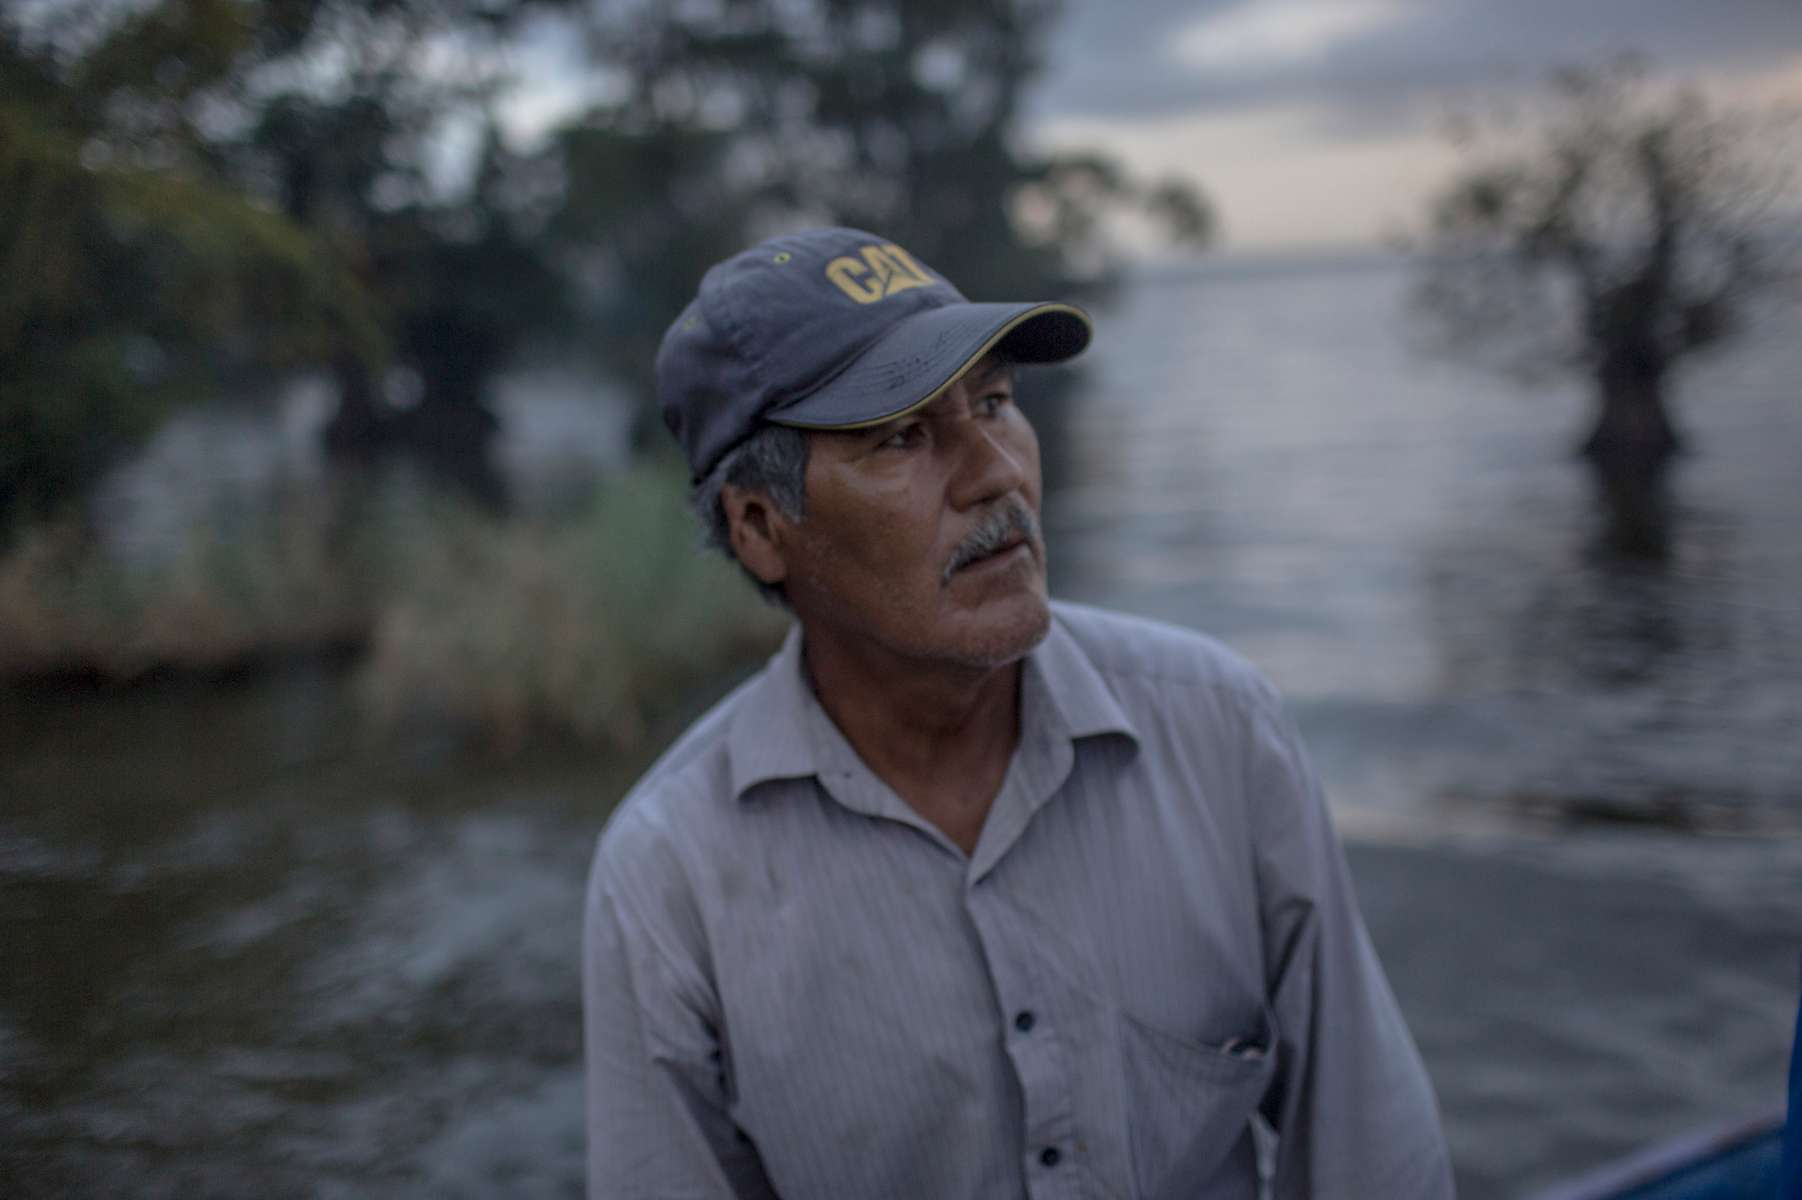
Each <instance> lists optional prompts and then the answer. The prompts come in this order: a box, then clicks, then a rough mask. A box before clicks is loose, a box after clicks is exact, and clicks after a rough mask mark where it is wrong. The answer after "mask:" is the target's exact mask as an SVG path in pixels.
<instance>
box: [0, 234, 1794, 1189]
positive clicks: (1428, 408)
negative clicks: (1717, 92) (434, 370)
mask: <svg viewBox="0 0 1802 1200" xmlns="http://www.w3.org/2000/svg"><path fill="white" fill-rule="evenodd" d="M1405 293H1406V278H1405V274H1404V273H1403V272H1402V271H1401V269H1399V267H1398V266H1397V265H1396V264H1394V263H1392V262H1384V261H1380V260H1373V261H1366V262H1362V263H1353V264H1346V263H1340V264H1313V265H1311V266H1299V265H1293V264H1292V265H1289V266H1287V267H1264V268H1260V269H1249V268H1237V269H1225V268H1216V269H1213V270H1210V271H1206V272H1202V273H1195V274H1189V275H1185V276H1169V277H1162V278H1156V279H1146V280H1141V281H1139V282H1138V283H1136V284H1135V285H1133V286H1132V287H1129V288H1128V289H1126V290H1125V292H1124V293H1123V294H1122V296H1121V297H1120V299H1119V301H1118V303H1116V304H1115V305H1114V306H1112V307H1111V308H1108V309H1104V310H1102V311H1101V312H1100V313H1099V314H1098V316H1099V328H1100V339H1099V341H1098V343H1097V347H1096V349H1095V351H1094V352H1093V354H1092V355H1091V357H1090V359H1089V361H1088V367H1087V370H1086V372H1085V374H1084V376H1083V377H1082V382H1081V386H1080V395H1079V396H1078V397H1077V400H1076V401H1075V402H1074V403H1073V404H1071V405H1070V406H1069V409H1068V415H1067V418H1066V420H1065V421H1064V422H1063V423H1062V426H1061V430H1060V432H1058V433H1057V434H1056V435H1055V436H1053V437H1051V438H1049V439H1048V440H1049V441H1051V443H1052V444H1053V446H1054V448H1055V450H1056V453H1057V457H1058V460H1059V461H1058V463H1057V471H1056V476H1057V478H1058V480H1059V484H1058V487H1057V489H1056V490H1055V491H1054V492H1053V493H1052V494H1051V495H1050V496H1049V497H1048V501H1047V525H1048V528H1049V530H1050V532H1051V537H1052V549H1053V554H1054V565H1055V570H1054V578H1055V581H1056V584H1057V587H1058V590H1059V591H1060V592H1062V593H1063V594H1065V595H1068V596H1072V597H1077V598H1082V599H1088V600H1093V601H1096V602H1099V603H1106V604H1111V605H1115V606H1118V607H1122V608H1126V609H1130V610H1133V611H1137V612H1141V613H1146V614H1150V615H1154V616H1158V617H1163V618H1166V619H1169V620H1173V621H1177V622H1180V623H1183V624H1188V625H1192V626H1195V627H1198V628H1203V629H1206V630H1208V631H1210V632H1213V633H1215V634H1216V635H1218V636H1221V637H1223V638H1224V639H1225V640H1226V641H1228V642H1229V643H1230V644H1231V645H1233V646H1234V647H1236V648H1237V649H1239V650H1240V651H1241V652H1243V653H1245V654H1247V655H1248V656H1250V657H1251V658H1252V659H1253V660H1254V661H1256V662H1257V663H1258V664H1259V665H1261V666H1262V667H1263V668H1264V669H1265V670H1266V671H1267V672H1269V673H1270V674H1271V675H1272V676H1273V677H1274V678H1275V679H1276V680H1277V682H1278V683H1279V684H1280V685H1281V686H1282V688H1283V689H1284V691H1285V693H1286V694H1287V696H1288V697H1289V698H1290V700H1291V702H1292V704H1293V706H1294V708H1295V711H1296V713H1297V716H1298V718H1299V720H1300V722H1301V724H1302V727H1303V730H1304V733H1305V734H1306V736H1307V737H1308V739H1309V742H1310V745H1311V747H1312V749H1313V751H1314V754H1315V757H1316V760H1317V762H1318V765H1319V766H1320V769H1321V771H1322V774H1323V775H1324V776H1325V778H1326V780H1327V784H1328V788H1329V791H1330V793H1331V795H1332V797H1333V800H1334V803H1335V808H1336V812H1337V815H1338V818H1339V820H1340V823H1341V826H1342V827H1343V828H1344V829H1345V830H1346V831H1347V832H1348V834H1349V835H1350V836H1351V840H1352V843H1353V844H1352V849H1351V856H1352V864H1353V868H1354V871H1355V873H1356V875H1357V878H1358V883H1359V888H1360V893H1361V895H1362V896H1363V899H1364V904H1365V907H1366V911H1367V915H1368V918H1369V922H1370V925H1371V928H1372V933H1373V936H1374V937H1375V939H1376V941H1377V944H1378V947H1379V949H1380V951H1381V952H1382V953H1383V955H1384V959H1385V961H1386V963H1387V964H1388V966H1389V970H1390V973H1391V975H1392V978H1393V980H1394V982H1395V986H1396V991H1397V994H1398V996H1399V998H1400V1000H1401V1002H1402V1004H1403V1006H1404V1008H1405V1009H1406V1011H1407V1013H1408V1016H1409V1019H1410V1022H1411V1024H1412V1025H1413V1027H1414V1029H1415V1031H1416V1034H1417V1036H1418V1038H1419V1040H1420V1042H1421V1045H1422V1049H1423V1052H1424V1054H1425V1055H1426V1058H1427V1061H1428V1065H1429V1069H1430V1071H1431V1072H1432V1074H1433V1076H1434V1080H1435V1083H1436V1085H1437V1087H1438V1089H1439V1094H1440V1099H1441V1104H1442V1107H1443V1108H1444V1110H1445V1118H1446V1125H1447V1130H1448V1134H1449V1136H1450V1137H1451V1140H1452V1145H1453V1150H1454V1155H1455V1157H1456V1159H1457V1163H1458V1168H1459V1176H1460V1184H1461V1188H1462V1191H1463V1194H1464V1195H1465V1196H1467V1197H1479V1198H1480V1197H1490V1196H1506V1195H1513V1194H1517V1193H1518V1192H1519V1191H1520V1190H1521V1189H1523V1188H1526V1187H1529V1186H1532V1185H1535V1184H1538V1183H1543V1182H1545V1181H1546V1180H1549V1179H1553V1178H1556V1177H1558V1176H1560V1175H1561V1174H1564V1173H1566V1172H1569V1171H1572V1170H1575V1169H1578V1168H1581V1167H1583V1166H1585V1165H1588V1164H1592V1163H1595V1162H1597V1161H1600V1160H1602V1159H1605V1158H1607V1157H1610V1156H1612V1155H1615V1154H1618V1153H1620V1152H1622V1151H1624V1150H1627V1149H1630V1148H1632V1147H1633V1146H1635V1145H1639V1144H1642V1143H1644V1142H1646V1141H1649V1140H1653V1139H1655V1138H1657V1137H1662V1136H1668V1135H1669V1134H1671V1133H1673V1132H1676V1131H1678V1130H1681V1129H1684V1128H1687V1127H1689V1126H1692V1125H1695V1124H1697V1123H1702V1122H1707V1121H1709V1120H1713V1119H1719V1118H1726V1117H1731V1116H1734V1115H1737V1114H1738V1113H1740V1112H1742V1111H1745V1110H1747V1109H1751V1108H1757V1107H1759V1106H1761V1105H1766V1104H1771V1105H1774V1104H1776V1103H1777V1101H1778V1098H1779V1096H1780V1090H1779V1089H1780V1086H1781V1079H1782V1071H1783V1065H1784V1056H1785V1054H1786V1052H1787V1038H1788V1028H1789V1025H1788V1022H1789V1021H1790V1020H1791V1019H1792V1018H1793V1014H1794V1005H1795V1002H1796V983H1797V976H1796V966H1797V963H1796V954H1797V951H1798V949H1802V837H1798V836H1797V834H1798V833H1799V832H1802V749H1799V746H1802V739H1799V738H1798V736H1797V735H1798V733H1799V732H1802V600H1799V599H1798V597H1802V487H1799V486H1798V484H1797V482H1796V480H1797V477H1798V475H1799V472H1798V467H1799V466H1802V396H1798V385H1797V382H1796V381H1797V380H1798V379H1802V339H1799V338H1797V337H1795V336H1794V334H1795V332H1796V331H1795V329H1794V328H1793V327H1785V326H1782V325H1780V324H1778V323H1777V319H1776V318H1774V317H1773V318H1772V319H1771V321H1770V322H1767V324H1766V325H1765V327H1764V328H1763V329H1762V330H1761V332H1760V335H1759V336H1758V337H1757V338H1756V339H1754V340H1753V341H1752V342H1750V343H1749V344H1748V345H1747V346H1746V348H1745V349H1744V350H1743V352H1741V353H1739V354H1738V355H1736V356H1734V357H1732V358H1727V359H1722V360H1720V361H1719V362H1716V363H1712V364H1709V365H1707V366H1706V367H1703V368H1700V369H1698V370H1696V371H1695V372H1694V373H1692V374H1691V375H1690V376H1688V377H1686V378H1685V379H1684V380H1683V382H1682V391H1681V396H1680V400H1679V413H1680V416H1681V419H1682V421H1683V423H1684V426H1685V428H1686V429H1687V430H1688V431H1689V433H1690V436H1691V439H1692V442H1693V444H1694V446H1695V449H1696V452H1695V453H1694V454H1693V455H1692V456H1690V457H1689V458H1687V459H1686V460H1685V461H1684V462H1683V463H1682V464H1681V465H1680V466H1679V467H1678V469H1677V470H1676V472H1675V474H1674V478H1673V479H1672V489H1671V504H1672V507H1673V509H1674V511H1675V512H1676V514H1677V517H1678V520H1677V523H1676V526H1675V532H1674V536H1673V543H1672V548H1671V553H1670V555H1669V556H1668V558H1667V559H1666V561H1664V562H1663V563H1662V564H1659V565H1657V566H1648V565H1643V564H1642V565H1638V566H1634V565H1625V564H1622V563H1619V562H1617V561H1613V560H1611V559H1609V558H1608V557H1607V556H1606V555H1602V554H1599V553H1598V552H1597V549H1596V547H1597V543H1598V517H1597V513H1596V509H1595V505H1594V502H1593V499H1592V496H1591V495H1590V491H1589V488H1588V481H1587V480H1586V478H1585V476H1584V475H1583V473H1582V471H1581V470H1580V469H1579V468H1578V467H1577V466H1576V464H1575V463H1574V462H1573V461H1572V460H1571V458H1570V457H1569V454H1568V449H1569V447H1570V445H1571V444H1572V443H1573V442H1574V440H1575V438H1576V436H1577V433H1578V431H1579V429H1580V424H1581V405H1582V399H1583V397H1582V395H1581V393H1580V392H1579V391H1577V390H1575V389H1563V390H1560V389H1551V390H1544V389H1541V390H1531V391H1530V390H1527V389H1524V388H1522V387H1519V386H1517V385H1513V384H1508V383H1505V382H1498V381H1496V380H1493V379H1490V378H1487V377H1485V376H1482V375H1479V374H1476V373H1473V372H1471V371H1469V370H1467V369H1463V368H1460V367H1458V366H1456V365H1454V364H1451V363H1446V362H1439V361H1435V360H1433V359H1431V358H1428V357H1424V356H1423V355H1422V354H1420V353H1419V352H1418V351H1417V350H1416V349H1415V348H1413V347H1412V346H1411V344H1410V338H1409V337H1408V336H1407V330H1408V328H1409V326H1408V323H1407V319H1406V315H1405V312H1404V300H1405ZM306 403H311V402H310V401H307V400H306V398H305V397H301V398H300V400H298V401H297V402H296V406H291V407H290V410H289V411H288V412H287V414H286V416H285V418H284V419H285V420H287V421H288V422H289V423H288V424H287V425H286V426H284V425H283V424H282V423H281V422H280V421H276V420H268V421H255V420H248V419H244V418H235V419H234V420H233V421H224V420H220V419H211V418H209V419H207V420H204V421H191V422H187V423H185V424H184V425H182V426H180V427H177V428H176V429H173V430H171V431H170V433H169V434H168V435H167V436H166V437H165V438H164V439H163V440H162V441H161V442H160V443H159V444H158V445H157V446H155V447H153V448H152V449H151V451H150V453H149V454H148V455H147V456H146V458H145V460H144V461H143V462H142V463H140V464H139V465H138V466H137V467H136V468H134V470H133V471H131V472H127V473H126V474H125V475H124V476H122V478H121V480H120V481H119V482H118V484H117V485H116V487H115V490H114V496H115V498H116V502H117V503H120V504H122V505H126V507H127V509H128V510H129V512H131V513H135V514H139V515H137V516H135V517H134V518H133V520H132V521H128V522H126V525H128V526H129V527H130V529H131V530H132V531H133V533H132V535H133V536H134V537H137V538H138V539H140V540H148V541H154V540H155V538H156V536H158V534H157V528H158V521H159V520H161V521H163V523H164V524H165V525H166V524H167V523H168V521H169V520H171V519H173V518H171V517H170V516H169V514H170V513H171V512H173V511H175V508H176V507H177V505H176V500H175V497H176V496H178V495H179V496H180V497H189V498H191V497H193V496H196V495H200V496H204V495H206V494H207V493H208V491H209V488H211V487H213V484H210V483H209V482H208V480H209V475H208V471H209V470H211V471H213V473H214V475H216V476H219V477H223V478H224V482H222V483H219V484H218V486H219V487H220V488H221V489H229V487H234V486H235V487H241V486H243V485H244V483H245V480H246V479H249V480H251V481H253V482H254V479H255V477H256V475H257V474H258V472H259V471H261V470H264V469H266V467H267V466H268V465H271V464H273V465H281V464H283V463H288V462H289V461H290V460H291V459H292V458H293V456H294V453H295V451H294V447H295V446H296V445H300V444H304V440H305V439H304V437H301V438H300V440H299V441H298V442H297V441H296V437H297V434H296V431H295V429H296V427H295V425H294V422H295V421H296V420H299V419H300V418H301V417H304V416H305V412H306V410H305V407H304V406H305V404H306ZM297 406H298V407H297ZM559 412H562V413H564V414H565V415H564V416H563V417H559V416H558V413H559ZM297 413H298V414H299V416H298V417H297V416H296V414H297ZM560 421H564V422H566V423H567V425H568V426H569V427H570V428H575V427H578V426H579V427H580V428H582V429H585V430H589V431H591V436H592V438H593V440H595V441H596V442H597V443H604V449H602V450H597V457H599V458H605V457H607V456H609V455H615V454H617V441H614V440H609V436H608V435H607V434H606V433H605V430H606V429H607V428H608V424H607V422H606V421H604V420H597V418H596V417H595V415H594V414H593V413H592V412H591V411H587V410H584V409H583V408H582V407H581V406H580V404H579V403H572V401H571V399H570V397H569V395H567V394H561V395H559V396H555V397H552V398H550V399H549V400H547V401H546V403H545V404H544V405H543V406H541V407H540V408H538V409H534V410H533V412H532V421H531V425H530V429H531V430H532V433H531V435H530V444H515V445H513V446H512V447H511V449H510V451H509V453H510V454H512V455H513V456H514V461H517V462H520V463H531V462H533V461H534V460H533V458H532V453H533V450H532V446H534V445H536V446H538V447H540V448H547V447H548V448H559V447H566V446H567V445H568V444H569V441H570V438H569V437H567V436H558V435H557V434H556V429H557V428H558V427H559V422H560ZM301 423H302V424H303V425H304V421H302V422H301ZM284 429H285V430H286V432H285V433H284ZM547 430H548V431H550V432H547ZM302 432H303V433H304V430H302ZM546 452H548V451H546ZM559 452H561V450H559ZM246 463H249V464H256V463H263V464H265V467H264V468H255V469H252V468H248V467H246V466H245V464H246ZM233 464H236V465H235V466H234V465H233ZM566 468H567V463H565V464H564V465H563V466H562V467H559V468H558V469H559V470H565V469H566ZM293 470H296V471H299V472H301V473H303V474H304V472H305V470H306V466H305V463H304V462H301V463H300V464H299V465H298V466H295V467H293ZM247 471H248V474H246V472H247ZM234 472H235V473H236V475H235V478H236V483H233V482H232V477H234ZM159 481H161V482H159ZM159 489H161V490H159ZM159 496H161V497H162V499H161V500H159V499H158V497H159ZM127 501H129V504H127ZM202 507H204V506H202ZM642 765H643V764H642V762H641V761H623V760H621V761H600V760H597V759H595V758H593V757H584V756H576V755H557V756H551V755H547V756H542V757H538V758H533V759H529V760H524V761H514V762H511V763H508V764H482V763H474V764H471V763H468V762H462V761H455V760H450V759H446V758H444V757H442V756H441V755H439V754H438V753H436V752H435V751H431V750H417V749H409V750H407V751H397V750H395V749H394V748H393V747H385V746H382V745H378V744H374V743H371V742H370V741H369V740H368V739H367V738H365V737H364V736H363V735H362V734H361V733H360V732H359V730H358V727H357V725H356V723H355V721H354V714H353V712H352V710H351V708H350V706H349V704H348V703H347V691H346V683H345V680H344V678H343V676H342V675H341V674H340V673H338V672H335V671H334V670H333V669H331V668H329V667H325V666H307V665H303V666H298V667H296V668H294V669H293V670H291V671H287V672H284V673H282V674H279V675H276V676H272V677H266V678H259V679H256V680H252V681H248V682H244V683H240V684H237V685H234V686H230V687H223V688H222V687H218V686H211V687H203V686H200V685H192V686H190V685H170V686H166V687H159V688H155V689H143V690H137V691H131V692H126V693H121V694H116V695H111V696H105V697H92V696H88V697H81V696H45V695H35V696H20V695H0V1194H4V1195H6V1196H8V1197H15V1196H17V1197H35V1196H65V1195H108V1196H144V1197H155V1196H170V1197H175V1196H181V1197H192V1196H242V1195H255V1196H259V1197H282V1196H364V1195H397V1196H419V1197H424V1196H433V1197H441V1196H471V1197H478V1196H480V1197H486V1196H494V1195H508V1196H564V1195H575V1194H578V1193H579V1191H580V1183H581V1178H582V1171H583V1163H582V1154H581V1147H582V1130H581V1071H580V1031H579V1011H580V1002H579V992H578V987H577V976H576V969H575V964H576V947H577V936H578V925H579V904H580V892H581V884H582V876H583V873H584V871H585V869H586V864H587V854H588V848H589V845H590V844H591V841H592V838H593V835H594V834H595V832H596V831H598V829H599V827H600V824H601V822H602V821H603V820H604V819H605V816H606V813H607V811H608V809H609V806H610V805H611V803H612V802H613V801H614V799H616V798H617V796H618V795H619V794H620V792H621V791H622V790H623V789H624V787H625V786H626V785H627V784H628V783H629V781H630V779H631V778H632V777H633V776H634V775H635V773H636V772H637V770H638V769H640V767H641V766H642ZM1673 827H1680V828H1682V829H1687V830H1690V831H1693V832H1690V833H1681V832H1673V831H1672V830H1673Z"/></svg>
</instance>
